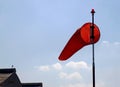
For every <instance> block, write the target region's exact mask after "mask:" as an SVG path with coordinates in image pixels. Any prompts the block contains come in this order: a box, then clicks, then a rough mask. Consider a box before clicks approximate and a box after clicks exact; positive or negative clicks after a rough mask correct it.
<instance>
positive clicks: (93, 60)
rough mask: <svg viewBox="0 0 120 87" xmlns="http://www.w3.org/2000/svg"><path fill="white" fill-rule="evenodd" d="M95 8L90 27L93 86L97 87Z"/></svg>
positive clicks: (92, 12)
mask: <svg viewBox="0 0 120 87" xmlns="http://www.w3.org/2000/svg"><path fill="white" fill-rule="evenodd" d="M94 13H95V11H94V9H92V11H91V14H92V24H91V27H90V32H91V35H90V39H91V44H92V57H93V58H92V76H93V87H95V59H94Z"/></svg>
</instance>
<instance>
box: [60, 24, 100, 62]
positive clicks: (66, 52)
mask: <svg viewBox="0 0 120 87" xmlns="http://www.w3.org/2000/svg"><path fill="white" fill-rule="evenodd" d="M91 25H92V23H90V22H89V23H85V24H84V25H83V26H82V27H81V28H79V29H77V31H76V32H75V33H74V34H73V36H72V37H71V38H70V40H69V41H68V43H67V44H66V46H65V47H64V49H63V50H62V52H61V54H60V56H59V60H61V61H64V60H67V59H68V58H70V57H71V56H72V55H73V54H74V53H76V52H77V51H78V50H80V49H81V48H82V47H84V46H86V45H90V44H91V38H90V27H91ZM99 38H100V31H99V28H98V27H97V25H95V24H94V41H93V42H94V43H96V42H97V41H98V40H99Z"/></svg>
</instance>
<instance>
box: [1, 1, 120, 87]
mask: <svg viewBox="0 0 120 87" xmlns="http://www.w3.org/2000/svg"><path fill="white" fill-rule="evenodd" d="M119 5H120V1H118V0H110V1H105V0H0V59H1V61H0V68H10V67H11V66H12V65H14V67H15V68H16V69H17V74H18V76H19V77H20V80H21V81H22V82H43V85H44V87H92V78H91V77H92V76H91V63H92V61H91V59H92V55H91V46H86V47H84V48H83V49H81V50H80V51H78V52H77V53H76V54H75V55H73V56H72V57H71V58H70V59H69V60H67V61H64V62H61V61H59V60H58V56H59V54H60V53H61V51H62V49H63V48H64V46H65V44H66V43H67V41H68V40H69V38H70V37H71V36H72V35H73V33H74V32H75V31H76V30H77V29H78V28H79V27H81V26H82V25H83V24H84V23H86V22H89V21H91V13H90V11H91V9H92V8H94V9H95V11H96V13H95V23H96V24H97V25H98V26H99V28H100V31H101V38H100V40H99V42H98V43H97V44H96V45H95V62H96V86H97V87H115V86H120V84H119V81H120V75H119V73H120V69H119V66H120V63H119V61H120V59H119V58H120V54H119V52H120V39H119V37H120V34H119V32H120V29H119V23H120V16H119V15H120V12H119V9H120V6H119Z"/></svg>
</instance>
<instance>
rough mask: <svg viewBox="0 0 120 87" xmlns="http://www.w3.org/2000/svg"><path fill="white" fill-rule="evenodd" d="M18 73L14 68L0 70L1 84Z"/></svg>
mask: <svg viewBox="0 0 120 87" xmlns="http://www.w3.org/2000/svg"><path fill="white" fill-rule="evenodd" d="M14 72H16V70H15V69H14V68H12V69H0V84H1V83H2V82H4V81H5V80H6V79H7V78H8V77H9V76H11V75H12V73H14Z"/></svg>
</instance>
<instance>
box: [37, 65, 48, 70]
mask: <svg viewBox="0 0 120 87" xmlns="http://www.w3.org/2000/svg"><path fill="white" fill-rule="evenodd" d="M36 68H37V69H38V70H40V71H49V70H50V67H49V66H47V65H46V66H39V67H36Z"/></svg>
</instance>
